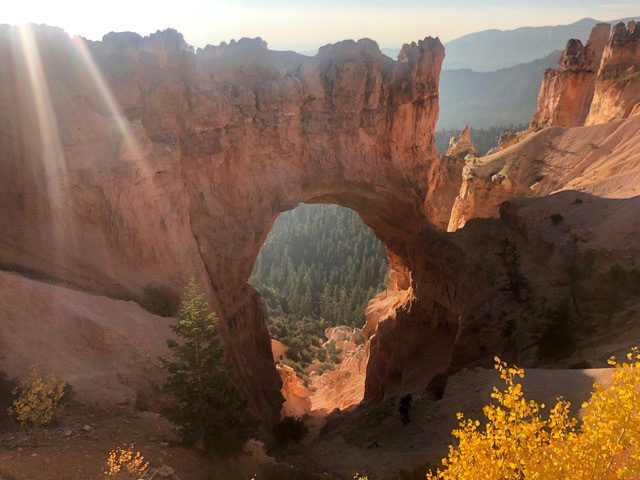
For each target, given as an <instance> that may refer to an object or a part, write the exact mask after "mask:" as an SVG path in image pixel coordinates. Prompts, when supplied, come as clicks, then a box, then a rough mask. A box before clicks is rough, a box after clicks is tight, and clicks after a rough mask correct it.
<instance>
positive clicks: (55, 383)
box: [9, 365, 65, 428]
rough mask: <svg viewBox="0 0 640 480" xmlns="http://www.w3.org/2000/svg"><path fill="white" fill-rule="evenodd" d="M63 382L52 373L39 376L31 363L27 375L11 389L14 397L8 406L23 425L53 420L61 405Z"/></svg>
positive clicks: (33, 424)
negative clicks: (11, 403)
mask: <svg viewBox="0 0 640 480" xmlns="http://www.w3.org/2000/svg"><path fill="white" fill-rule="evenodd" d="M64 387H65V383H64V382H61V381H59V380H58V379H57V378H56V377H54V376H53V375H47V376H46V377H45V378H43V377H41V376H40V373H39V372H38V367H37V366H36V365H32V366H31V368H30V370H29V376H28V377H27V378H26V379H24V380H22V381H21V382H20V384H19V385H18V386H17V387H16V388H15V389H14V390H13V394H14V395H16V399H15V400H14V401H13V406H11V407H10V408H9V414H11V415H14V416H16V417H17V418H18V420H19V421H20V422H21V423H22V424H23V425H31V426H33V427H35V428H38V427H40V426H42V425H46V424H47V423H49V422H50V421H51V420H53V417H54V415H55V414H56V412H57V410H58V409H59V408H60V406H61V401H62V397H63V395H64Z"/></svg>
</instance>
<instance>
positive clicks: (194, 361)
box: [160, 278, 257, 454]
mask: <svg viewBox="0 0 640 480" xmlns="http://www.w3.org/2000/svg"><path fill="white" fill-rule="evenodd" d="M171 328H172V330H173V331H174V333H175V334H176V336H177V337H178V338H179V341H176V340H172V339H170V340H167V345H168V346H169V349H170V350H171V352H172V358H171V359H163V358H161V359H160V362H161V365H162V366H163V367H164V368H165V370H166V371H167V373H168V376H167V379H166V381H165V384H164V390H165V391H166V392H168V393H170V394H171V395H173V396H174V397H175V399H176V400H177V404H176V405H175V406H174V407H172V408H169V409H167V410H166V412H165V416H166V418H167V419H168V420H169V421H171V422H172V423H173V424H175V425H177V426H178V428H179V431H180V435H181V437H182V440H183V442H184V443H185V444H188V445H195V446H196V447H198V448H200V449H202V450H204V451H205V452H206V453H210V452H216V453H223V454H234V453H237V452H240V451H241V450H242V447H243V445H244V443H245V442H246V441H247V440H248V439H249V438H251V437H252V436H254V435H255V434H256V431H257V422H256V421H255V420H253V419H251V418H250V417H249V415H248V412H247V409H246V402H245V400H244V399H243V398H242V396H241V394H240V392H239V390H238V389H237V388H236V386H235V384H234V383H233V369H232V368H231V366H230V365H229V364H228V363H227V361H226V359H225V350H224V345H223V343H222V340H221V339H220V336H219V333H218V319H217V317H216V315H215V314H214V313H212V312H209V306H208V305H207V303H206V302H205V301H204V295H203V294H202V293H201V292H200V291H199V288H198V285H197V284H196V282H195V280H194V279H193V278H192V279H191V282H190V283H189V285H188V286H187V289H186V291H185V295H184V300H183V302H182V306H181V310H180V318H179V320H178V323H177V324H175V325H172V327H171Z"/></svg>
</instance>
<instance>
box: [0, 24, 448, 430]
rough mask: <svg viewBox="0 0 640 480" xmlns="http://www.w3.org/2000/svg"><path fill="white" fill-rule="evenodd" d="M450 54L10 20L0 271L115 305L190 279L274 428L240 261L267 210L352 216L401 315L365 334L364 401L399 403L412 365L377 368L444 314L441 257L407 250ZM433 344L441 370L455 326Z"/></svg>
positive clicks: (177, 287)
mask: <svg viewBox="0 0 640 480" xmlns="http://www.w3.org/2000/svg"><path fill="white" fill-rule="evenodd" d="M443 55H444V50H443V48H442V45H441V44H440V42H439V40H438V39H432V38H426V39H424V40H421V41H420V42H418V43H412V44H408V45H405V46H404V47H403V48H402V51H401V52H400V55H399V61H397V62H396V61H393V60H391V59H389V58H388V57H386V56H384V55H382V54H381V53H380V51H379V49H378V47H377V45H376V44H375V43H374V42H372V41H370V40H359V41H358V42H354V41H345V42H340V43H338V44H335V45H329V46H326V47H323V48H322V49H321V50H320V52H319V53H318V55H317V56H315V57H312V58H309V57H305V56H302V55H297V54H294V53H291V52H273V51H270V50H268V49H267V48H266V44H265V43H264V42H263V41H261V40H259V39H258V40H248V39H243V40H240V41H238V42H232V43H231V44H229V45H224V44H223V45H221V46H218V47H212V46H209V47H206V48H204V49H202V50H198V51H197V52H194V51H193V49H192V48H191V47H189V46H188V45H187V44H186V43H185V42H184V40H183V38H182V36H181V35H180V34H179V33H177V32H175V31H171V30H167V31H165V32H159V33H156V34H153V35H151V36H149V37H144V38H143V37H140V36H138V35H136V34H131V33H112V34H109V35H106V36H105V37H104V39H103V41H102V42H85V41H83V40H82V39H73V40H72V39H70V38H69V37H68V36H67V35H66V34H65V33H64V32H62V31H61V30H59V29H54V28H48V27H25V28H24V29H22V30H20V29H18V28H9V27H7V26H4V27H2V28H1V30H0V64H1V65H3V68H2V69H0V103H1V104H2V105H3V108H2V110H1V111H0V168H1V170H2V172H3V174H2V176H0V202H2V205H3V207H4V208H3V209H2V212H1V213H0V231H2V234H1V236H0V243H1V245H2V248H0V263H1V264H2V265H3V266H4V268H8V269H19V270H21V271H24V272H29V273H30V274H33V275H38V276H39V277H45V278H48V279H49V280H50V281H54V282H57V283H61V284H67V285H73V286H75V287H76V288H80V289H85V290H88V291H91V292H95V293H99V294H103V295H108V296H112V297H117V298H140V297H141V296H142V295H143V293H144V291H145V289H146V288H147V287H148V286H150V285H159V286H161V287H162V288H164V289H165V290H168V291H171V292H172V294H173V295H177V294H179V292H180V291H181V290H182V288H183V286H184V285H185V283H186V282H187V280H188V278H189V276H191V275H195V276H196V278H197V279H198V280H199V281H200V283H201V284H202V285H203V286H204V287H205V288H206V290H207V291H208V293H209V296H210V299H211V301H212V304H213V307H214V309H215V310H216V311H217V312H218V313H219V315H220V317H221V330H222V335H223V338H224V339H225V341H226V343H227V345H228V346H229V347H230V348H229V352H230V355H231V357H232V360H233V361H234V363H235V365H236V366H237V371H238V374H239V376H240V380H241V382H242V384H243V385H244V387H245V388H246V390H247V392H248V393H249V397H250V399H251V400H252V401H253V403H254V406H255V407H256V409H258V410H260V411H261V412H262V414H263V415H264V416H265V417H270V418H275V417H276V416H277V415H278V414H279V413H278V412H279V410H280V404H281V397H280V395H279V390H280V379H279V376H278V375H277V373H276V370H275V368H274V366H273V360H272V353H271V345H270V342H269V337H268V334H267V330H266V327H265V323H264V318H263V313H262V308H261V305H260V299H259V296H258V294H257V293H256V292H255V291H254V290H253V289H252V288H251V287H250V286H249V285H248V284H247V283H246V282H247V279H248V277H249V274H250V272H251V270H252V267H253V262H254V261H255V258H256V256H257V254H258V251H259V248H260V246H261V244H262V242H263V241H264V239H265V238H266V236H267V234H268V232H269V229H270V228H271V225H272V224H273V221H274V220H275V218H276V217H277V215H278V214H279V213H280V212H283V211H285V210H288V209H291V208H294V207H295V206H296V205H297V204H298V203H299V202H303V201H304V202H309V203H336V204H340V205H344V206H346V207H350V208H352V209H354V210H355V211H357V212H358V213H359V214H360V215H361V216H362V218H363V219H364V221H365V222H366V223H367V224H368V225H369V226H370V227H371V228H372V229H373V230H374V232H375V233H376V235H378V237H379V238H380V239H381V240H382V241H383V242H384V244H385V245H386V247H387V249H388V251H389V256H390V258H391V263H392V268H393V269H394V270H395V271H396V272H397V275H398V277H401V278H403V282H402V288H403V289H404V291H405V292H406V293H404V294H403V295H404V296H403V298H404V299H405V300H406V302H408V303H406V304H403V305H402V311H401V313H400V314H398V315H396V316H395V318H394V319H393V321H381V322H380V328H379V329H378V331H377V332H376V333H375V334H374V335H372V340H371V342H372V351H374V352H375V354H374V355H372V359H373V360H372V361H371V362H369V369H370V371H371V372H372V374H371V375H370V376H369V377H368V382H369V379H370V380H371V381H370V383H368V384H367V396H368V397H369V398H382V397H384V396H385V395H389V394H392V393H393V392H394V391H396V387H390V385H391V384H394V385H395V383H396V381H397V380H396V378H397V376H398V375H400V377H402V376H403V375H404V374H405V372H406V371H410V370H411V369H416V370H418V369H419V370H422V371H424V367H418V366H417V365H404V364H402V363H397V362H396V365H393V366H389V365H387V366H385V365H382V364H384V363H385V362H386V363H388V362H394V361H395V360H394V358H395V356H397V355H398V354H401V355H411V349H412V348H419V349H422V347H423V346H422V344H421V342H425V341H429V339H430V331H431V330H432V329H433V330H434V331H436V332H437V331H438V329H439V328H441V326H442V325H444V324H446V323H447V322H449V321H451V320H452V319H455V318H457V314H455V313H453V311H452V310H451V309H452V308H453V307H452V303H451V298H449V295H448V294H447V293H446V289H447V280H446V278H445V277H443V276H442V273H438V266H437V264H438V263H439V260H435V262H431V261H429V260H428V258H429V256H430V255H432V254H433V252H432V251H429V250H427V249H424V248H422V247H421V246H420V245H422V244H423V242H424V241H425V240H419V238H423V237H424V238H428V237H429V235H431V233H429V232H430V231H431V230H430V229H429V228H428V225H429V217H428V213H425V211H424V200H425V195H426V192H427V190H428V185H427V172H428V171H429V168H430V165H431V162H432V161H433V159H434V158H435V147H434V142H433V130H434V125H435V121H436V117H437V112H438V93H437V92H438V78H439V73H440V64H441V62H442V59H443ZM425 227H427V229H426V230H425ZM422 264H430V265H432V266H430V267H428V268H423V267H422V266H421V265H422ZM416 269H419V270H421V272H420V273H416V272H415V270H416ZM436 304H437V305H436ZM413 312H417V313H416V314H415V315H414V313H413ZM428 313H430V315H429V316H425V314H428ZM383 324H384V328H382V325H383ZM411 328H414V329H415V328H419V329H420V330H421V333H420V334H419V335H416V336H414V339H415V344H414V345H413V346H408V345H406V346H404V347H403V351H402V352H400V353H399V352H394V349H396V348H397V347H396V345H397V344H398V342H400V340H398V339H396V340H393V339H392V338H391V337H393V336H394V335H395V333H394V332H395V331H396V329H405V330H406V329H409V330H410V329H411ZM443 335H444V336H445V337H447V338H449V340H447V341H445V342H442V348H441V349H440V350H439V353H438V355H441V356H442V357H443V358H448V356H449V353H448V352H447V348H448V345H450V344H451V341H452V340H451V339H452V337H453V335H454V330H446V332H445V333H442V334H437V336H443ZM389 375H393V376H394V379H393V380H390V379H389V378H388V377H389Z"/></svg>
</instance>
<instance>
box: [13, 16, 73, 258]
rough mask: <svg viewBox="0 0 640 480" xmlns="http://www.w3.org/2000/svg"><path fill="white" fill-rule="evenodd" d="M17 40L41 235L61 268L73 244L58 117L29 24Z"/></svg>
mask: <svg viewBox="0 0 640 480" xmlns="http://www.w3.org/2000/svg"><path fill="white" fill-rule="evenodd" d="M16 40H17V41H16V42H15V44H16V46H17V47H18V49H17V51H16V52H15V53H16V55H15V56H14V58H15V60H16V64H15V67H16V74H17V75H19V76H20V77H21V78H17V80H18V81H23V82H24V83H26V84H27V95H28V98H27V99H26V102H25V103H26V104H27V105H29V108H30V110H31V112H32V114H33V113H35V119H36V122H35V123H36V126H37V139H39V141H40V143H39V144H37V145H36V142H33V144H32V145H29V146H28V149H29V150H32V151H33V150H35V151H36V152H37V156H38V160H39V166H40V167H41V170H40V169H38V170H39V171H40V172H42V173H40V174H38V173H37V172H36V175H37V176H36V178H35V181H38V179H40V178H42V180H43V184H44V190H45V192H46V196H47V198H46V202H47V205H46V207H45V210H48V217H49V221H50V229H49V231H46V229H43V231H42V235H50V238H47V239H46V240H45V242H44V243H45V244H47V245H49V246H50V248H51V250H52V253H53V255H54V258H55V262H56V264H57V266H58V268H60V269H63V270H64V269H66V267H67V260H68V259H67V253H68V252H70V251H73V249H74V246H75V243H76V242H75V240H76V237H75V234H74V233H75V232H74V230H73V229H72V228H69V227H68V226H65V225H64V224H63V220H62V219H65V218H66V219H68V218H70V217H71V215H70V212H69V208H70V206H71V201H70V198H68V197H67V195H68V185H67V176H68V171H67V162H66V158H65V154H64V150H63V148H62V144H61V142H60V135H59V131H58V120H57V118H56V114H55V110H54V107H53V103H52V101H51V95H50V91H49V84H48V82H47V78H46V76H45V72H44V68H43V65H42V60H41V58H40V51H39V49H38V44H37V41H36V38H35V35H34V33H33V30H32V28H31V26H30V25H22V26H20V27H18V38H16ZM34 147H36V148H35V149H34Z"/></svg>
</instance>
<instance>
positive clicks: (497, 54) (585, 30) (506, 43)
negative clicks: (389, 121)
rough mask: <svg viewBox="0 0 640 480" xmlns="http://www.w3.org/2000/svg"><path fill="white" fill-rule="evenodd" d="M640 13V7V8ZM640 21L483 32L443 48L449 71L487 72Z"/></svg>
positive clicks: (587, 21)
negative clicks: (607, 27)
mask: <svg viewBox="0 0 640 480" xmlns="http://www.w3.org/2000/svg"><path fill="white" fill-rule="evenodd" d="M639 10H640V6H639ZM639 18H640V17H630V18H623V19H619V20H611V21H602V20H595V19H593V18H583V19H582V20H579V21H577V22H574V23H571V24H569V25H555V26H547V27H521V28H516V29H515V30H495V29H494V30H484V31H482V32H476V33H470V34H468V35H464V36H462V37H460V38H457V39H455V40H451V41H450V42H447V43H445V44H444V46H445V51H446V56H445V59H444V63H443V68H444V69H446V70H453V69H462V68H468V69H471V70H476V71H480V72H488V71H493V70H497V69H500V68H507V67H511V66H513V65H518V64H520V63H526V62H531V61H533V60H535V59H537V58H542V57H544V56H546V55H548V54H549V52H553V51H555V50H562V49H564V47H565V45H566V44H567V40H569V39H571V38H577V39H579V40H582V41H583V42H584V41H586V39H587V38H588V37H589V33H591V29H592V28H593V26H594V25H596V24H597V23H611V24H616V23H618V22H625V23H626V22H627V21H629V20H638V19H639Z"/></svg>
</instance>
